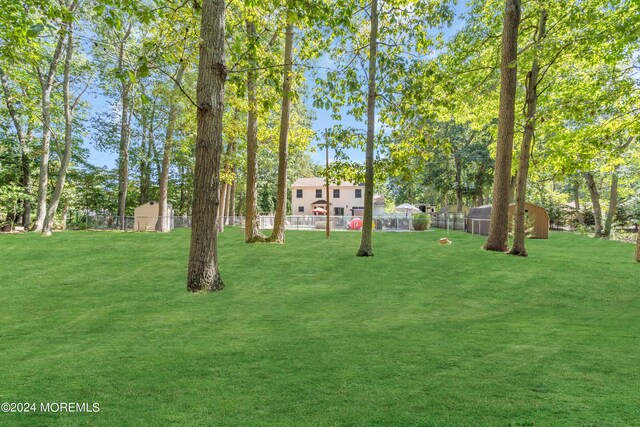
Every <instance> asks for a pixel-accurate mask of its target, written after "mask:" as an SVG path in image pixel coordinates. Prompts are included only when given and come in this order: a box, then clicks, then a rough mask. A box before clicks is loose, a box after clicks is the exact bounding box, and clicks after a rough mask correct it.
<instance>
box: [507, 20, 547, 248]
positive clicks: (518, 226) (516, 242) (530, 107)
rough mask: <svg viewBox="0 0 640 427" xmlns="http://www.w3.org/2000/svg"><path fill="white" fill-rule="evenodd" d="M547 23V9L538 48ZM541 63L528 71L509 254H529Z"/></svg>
mask: <svg viewBox="0 0 640 427" xmlns="http://www.w3.org/2000/svg"><path fill="white" fill-rule="evenodd" d="M546 25H547V11H546V10H545V9H542V10H541V12H540V22H539V24H538V32H537V34H538V36H537V39H536V41H535V43H536V47H535V48H536V50H538V49H539V44H540V43H541V41H542V39H543V38H544V35H545V31H546ZM539 72H540V65H539V63H538V58H537V57H536V58H534V60H533V65H532V66H531V71H529V73H527V85H526V98H525V111H526V123H525V125H524V136H523V137H522V145H521V146H520V163H519V165H518V184H517V186H516V214H515V227H514V230H513V245H512V246H511V250H510V251H509V254H511V255H519V256H527V249H526V248H525V233H526V230H525V202H526V198H527V178H528V177H529V160H530V158H531V149H532V144H531V143H532V141H533V137H534V134H535V130H536V108H537V104H538V88H537V87H538V74H539Z"/></svg>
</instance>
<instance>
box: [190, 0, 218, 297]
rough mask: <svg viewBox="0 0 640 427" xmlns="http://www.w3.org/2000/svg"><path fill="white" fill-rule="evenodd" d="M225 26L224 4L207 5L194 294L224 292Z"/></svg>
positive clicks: (201, 67) (211, 0)
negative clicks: (219, 219)
mask: <svg viewBox="0 0 640 427" xmlns="http://www.w3.org/2000/svg"><path fill="white" fill-rule="evenodd" d="M224 27H225V2H224V0H203V1H202V23H201V30H200V40H201V43H200V62H199V65H198V84H197V102H198V114H197V121H198V130H197V136H196V165H195V178H194V199H193V218H192V225H191V248H190V252H189V269H188V278H187V289H188V290H189V291H191V292H200V291H218V290H222V289H223V288H224V284H223V282H222V278H221V277H220V272H219V270H218V230H217V229H216V228H215V224H216V215H217V211H218V203H219V200H218V196H219V191H220V157H221V153H222V116H223V115H224V84H225V80H226V77H227V68H226V66H225V59H224V41H225V37H224Z"/></svg>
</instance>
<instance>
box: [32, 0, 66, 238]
mask: <svg viewBox="0 0 640 427" xmlns="http://www.w3.org/2000/svg"><path fill="white" fill-rule="evenodd" d="M74 4H75V2H74ZM65 27H66V24H63V25H62V26H61V27H60V30H59V31H58V41H57V43H56V48H55V50H54V52H53V56H52V58H51V62H50V63H49V70H48V72H47V74H46V75H45V76H42V77H41V79H40V83H41V86H42V98H41V105H42V147H41V149H40V150H41V151H40V175H39V177H38V199H37V210H36V222H35V223H34V225H33V230H34V231H38V232H41V231H42V227H43V226H44V220H45V218H46V216H47V185H48V183H49V157H50V151H49V150H50V144H51V91H52V90H53V83H54V81H55V76H56V68H57V67H58V62H59V61H60V55H61V54H62V48H63V46H64V40H65V36H64V34H65Z"/></svg>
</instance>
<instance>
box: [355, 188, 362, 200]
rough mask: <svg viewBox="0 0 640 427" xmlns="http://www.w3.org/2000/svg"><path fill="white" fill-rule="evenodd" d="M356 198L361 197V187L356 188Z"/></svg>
mask: <svg viewBox="0 0 640 427" xmlns="http://www.w3.org/2000/svg"><path fill="white" fill-rule="evenodd" d="M356 199H362V189H361V188H356Z"/></svg>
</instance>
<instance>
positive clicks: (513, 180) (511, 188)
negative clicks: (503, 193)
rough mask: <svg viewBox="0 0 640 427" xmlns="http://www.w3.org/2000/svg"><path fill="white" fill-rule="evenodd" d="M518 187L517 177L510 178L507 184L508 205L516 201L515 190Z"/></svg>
mask: <svg viewBox="0 0 640 427" xmlns="http://www.w3.org/2000/svg"><path fill="white" fill-rule="evenodd" d="M517 187H518V175H513V176H511V181H510V182H509V203H513V202H515V201H516V188H517Z"/></svg>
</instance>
